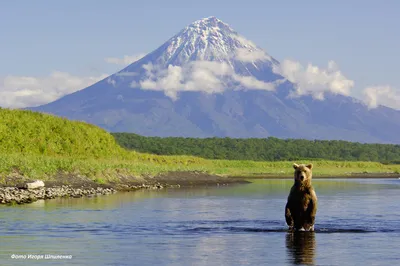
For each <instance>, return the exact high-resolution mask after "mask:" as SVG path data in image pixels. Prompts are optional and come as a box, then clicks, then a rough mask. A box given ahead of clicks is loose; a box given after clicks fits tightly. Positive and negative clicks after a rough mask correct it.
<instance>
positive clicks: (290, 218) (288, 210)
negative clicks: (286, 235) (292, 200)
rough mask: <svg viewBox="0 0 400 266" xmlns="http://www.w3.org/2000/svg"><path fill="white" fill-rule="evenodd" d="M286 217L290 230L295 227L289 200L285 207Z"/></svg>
mask: <svg viewBox="0 0 400 266" xmlns="http://www.w3.org/2000/svg"><path fill="white" fill-rule="evenodd" d="M285 219H286V224H287V225H288V226H289V230H292V229H293V217H292V214H291V212H290V208H289V202H288V203H286V207H285Z"/></svg>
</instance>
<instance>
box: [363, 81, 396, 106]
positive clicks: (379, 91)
mask: <svg viewBox="0 0 400 266" xmlns="http://www.w3.org/2000/svg"><path fill="white" fill-rule="evenodd" d="M363 97H364V102H365V103H366V104H367V105H368V107H369V108H376V107H378V106H379V105H385V106H387V107H390V108H393V109H398V110H400V91H399V90H396V89H395V88H393V87H390V86H371V87H367V88H365V89H364V91H363Z"/></svg>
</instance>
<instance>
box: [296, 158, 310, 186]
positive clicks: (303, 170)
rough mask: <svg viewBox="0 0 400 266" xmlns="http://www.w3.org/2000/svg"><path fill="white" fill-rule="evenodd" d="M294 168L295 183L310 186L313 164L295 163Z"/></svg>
mask: <svg viewBox="0 0 400 266" xmlns="http://www.w3.org/2000/svg"><path fill="white" fill-rule="evenodd" d="M293 168H294V182H295V184H298V185H302V186H310V185H311V179H312V168H313V165H312V164H311V163H310V164H307V165H304V164H296V163H294V164H293Z"/></svg>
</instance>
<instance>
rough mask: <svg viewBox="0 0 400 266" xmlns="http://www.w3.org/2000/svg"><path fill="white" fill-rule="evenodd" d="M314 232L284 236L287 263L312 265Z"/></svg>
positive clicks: (293, 233)
mask: <svg viewBox="0 0 400 266" xmlns="http://www.w3.org/2000/svg"><path fill="white" fill-rule="evenodd" d="M315 245H316V243H315V232H292V233H287V234H286V248H287V253H288V256H289V258H288V259H289V261H291V262H293V264H305V265H314V258H315V253H316V252H315Z"/></svg>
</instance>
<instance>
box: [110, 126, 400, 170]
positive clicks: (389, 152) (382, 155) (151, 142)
mask: <svg viewBox="0 0 400 266" xmlns="http://www.w3.org/2000/svg"><path fill="white" fill-rule="evenodd" d="M112 135H113V136H114V137H115V139H116V141H117V143H119V144H120V145H121V146H122V147H124V148H127V149H132V150H136V151H138V152H145V153H152V154H159V155H194V156H199V157H203V158H207V159H227V160H254V161H283V160H304V159H314V160H315V159H322V160H338V161H374V162H382V163H400V145H392V144H364V143H357V142H348V141H339V140H329V141H328V140H304V139H278V138H274V137H269V138H266V139H257V138H249V139H233V138H204V139H202V138H182V137H167V138H161V137H144V136H140V135H137V134H134V133H112Z"/></svg>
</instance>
